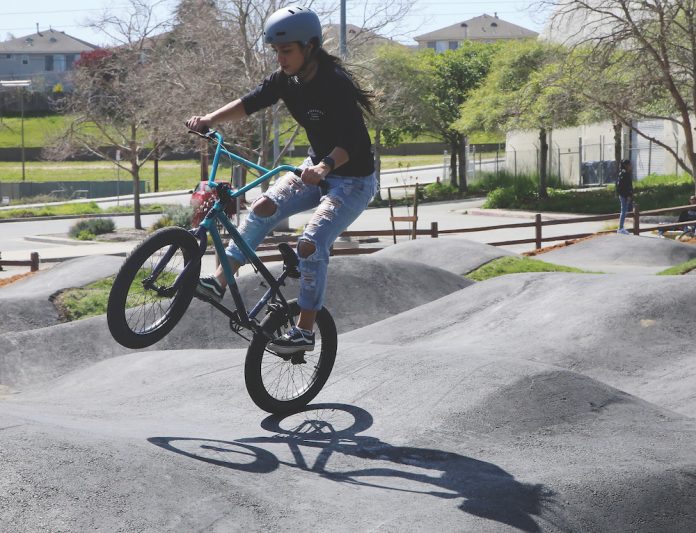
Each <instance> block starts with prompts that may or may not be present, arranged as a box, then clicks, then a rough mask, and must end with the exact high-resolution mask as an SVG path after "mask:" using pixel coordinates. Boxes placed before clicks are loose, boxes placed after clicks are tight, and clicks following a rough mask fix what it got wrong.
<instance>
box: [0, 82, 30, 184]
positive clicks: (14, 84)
mask: <svg viewBox="0 0 696 533" xmlns="http://www.w3.org/2000/svg"><path fill="white" fill-rule="evenodd" d="M30 85H31V80H7V81H0V87H17V88H18V89H19V110H20V114H21V148H22V181H24V180H25V179H26V174H25V166H26V157H25V155H24V88H25V87H29V86H30Z"/></svg>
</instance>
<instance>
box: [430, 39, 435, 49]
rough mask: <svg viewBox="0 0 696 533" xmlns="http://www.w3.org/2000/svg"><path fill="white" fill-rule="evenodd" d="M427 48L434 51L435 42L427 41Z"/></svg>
mask: <svg viewBox="0 0 696 533" xmlns="http://www.w3.org/2000/svg"><path fill="white" fill-rule="evenodd" d="M428 48H432V49H433V50H434V49H435V41H428Z"/></svg>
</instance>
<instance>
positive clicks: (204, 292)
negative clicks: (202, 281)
mask: <svg viewBox="0 0 696 533" xmlns="http://www.w3.org/2000/svg"><path fill="white" fill-rule="evenodd" d="M193 295H194V296H195V297H196V298H198V299H199V300H203V301H204V302H210V301H214V302H217V303H220V302H222V296H218V295H217V294H215V293H214V292H213V291H210V290H208V289H206V288H205V287H201V286H200V285H198V286H196V290H195V291H193Z"/></svg>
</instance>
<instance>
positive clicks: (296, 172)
mask: <svg viewBox="0 0 696 533" xmlns="http://www.w3.org/2000/svg"><path fill="white" fill-rule="evenodd" d="M292 173H293V174H295V176H297V177H298V178H301V177H302V169H301V168H296V169H295V170H293V171H292Z"/></svg>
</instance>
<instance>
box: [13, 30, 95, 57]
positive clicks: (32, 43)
mask: <svg viewBox="0 0 696 533" xmlns="http://www.w3.org/2000/svg"><path fill="white" fill-rule="evenodd" d="M96 48H97V46H95V45H93V44H90V43H88V42H85V41H82V40H80V39H77V38H76V37H72V36H70V35H68V34H67V33H65V32H63V31H58V30H54V29H50V30H44V31H40V32H38V33H34V34H32V35H25V36H24V37H18V38H16V39H10V40H9V41H5V42H2V43H0V53H2V54H79V53H80V52H89V51H90V50H94V49H96Z"/></svg>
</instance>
